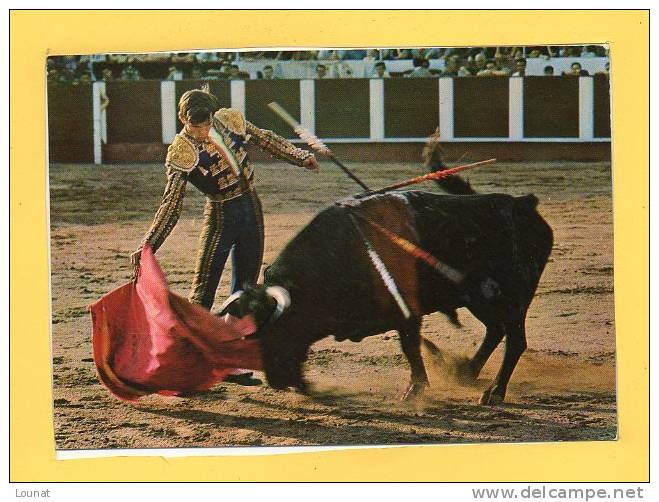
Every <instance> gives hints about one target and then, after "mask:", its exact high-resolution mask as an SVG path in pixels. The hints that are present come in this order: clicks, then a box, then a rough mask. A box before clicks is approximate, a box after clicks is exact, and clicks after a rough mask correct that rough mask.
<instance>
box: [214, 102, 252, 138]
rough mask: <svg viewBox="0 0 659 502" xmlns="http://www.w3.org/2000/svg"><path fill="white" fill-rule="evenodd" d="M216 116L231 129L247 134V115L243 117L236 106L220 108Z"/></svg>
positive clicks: (237, 132)
mask: <svg viewBox="0 0 659 502" xmlns="http://www.w3.org/2000/svg"><path fill="white" fill-rule="evenodd" d="M215 118H216V119H217V120H219V121H220V123H221V124H222V125H223V126H224V127H226V128H227V129H229V131H231V132H234V133H236V134H240V135H241V136H245V134H246V131H247V124H246V123H245V117H243V114H242V113H240V111H239V110H236V109H235V108H220V109H219V110H218V111H217V112H215Z"/></svg>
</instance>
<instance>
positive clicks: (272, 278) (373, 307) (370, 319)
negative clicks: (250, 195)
mask: <svg viewBox="0 0 659 502" xmlns="http://www.w3.org/2000/svg"><path fill="white" fill-rule="evenodd" d="M537 202H538V201H537V199H536V198H535V197H534V196H533V195H528V196H524V197H512V196H509V195H502V194H487V195H468V196H461V195H440V194H434V193H428V192H420V191H409V192H402V193H400V194H396V195H393V194H388V195H383V196H376V197H371V198H367V199H363V200H360V201H355V200H351V201H348V202H347V203H345V204H339V205H335V206H332V207H329V208H327V209H325V210H323V211H322V212H320V213H319V214H318V215H317V216H316V217H315V218H314V219H313V220H312V221H311V223H309V224H308V225H307V226H306V227H305V228H304V229H303V230H302V231H301V232H300V233H299V234H297V235H296V236H295V237H294V238H293V239H292V240H291V241H290V242H289V243H288V245H287V246H286V247H285V248H284V250H283V251H282V252H281V254H280V255H279V257H278V258H277V259H276V261H275V262H274V263H273V264H272V265H271V266H270V267H268V268H267V269H266V271H265V279H264V282H265V284H264V286H272V285H277V286H283V287H284V288H286V289H287V290H288V291H289V293H290V297H291V305H290V308H289V309H288V310H287V311H286V312H285V313H284V314H283V316H281V318H280V319H278V320H277V321H276V322H274V323H271V324H269V325H267V327H265V328H264V329H263V330H262V332H261V334H260V336H261V345H262V350H263V359H264V365H265V373H266V376H267V379H268V383H269V384H270V385H271V386H272V387H274V388H285V387H288V386H293V387H296V388H298V389H299V390H300V391H305V389H306V384H305V380H304V376H303V373H302V365H303V363H304V361H305V360H306V358H307V355H308V350H309V347H310V346H311V345H312V344H313V343H314V342H316V341H318V340H320V339H322V338H324V337H326V336H332V335H333V336H334V337H335V338H336V339H337V340H346V339H350V340H353V341H359V340H361V339H362V338H364V337H366V336H371V335H376V334H379V333H383V332H385V331H389V330H397V331H398V332H399V334H400V341H401V346H402V349H403V352H404V353H405V356H406V357H407V359H408V361H409V364H410V368H411V384H410V387H409V390H408V391H407V393H406V396H414V395H417V394H419V393H420V392H422V391H423V389H424V387H425V386H426V385H428V378H427V375H426V370H425V368H424V364H423V360H422V357H421V350H420V344H421V336H420V326H421V319H422V317H423V315H426V314H430V313H433V312H443V313H445V314H447V315H448V316H449V317H450V318H452V319H456V318H455V310H456V309H457V308H459V307H466V308H468V309H469V310H470V311H471V312H472V314H473V315H474V316H476V318H478V319H479V320H480V321H481V322H482V323H483V324H484V325H485V327H486V333H485V339H484V341H483V343H482V345H481V346H480V348H479V349H478V350H477V352H476V353H475V355H474V356H473V357H471V358H470V359H469V360H468V361H467V362H466V363H465V364H464V366H463V367H462V368H460V369H461V372H462V374H463V376H468V377H470V378H473V379H475V378H476V377H477V376H478V374H479V373H480V371H481V369H482V368H483V365H484V364H485V363H486V361H487V360H488V358H489V357H490V355H491V354H492V352H493V351H494V349H495V348H496V347H497V346H498V344H499V342H500V341H501V340H502V339H503V338H505V340H506V341H505V355H504V358H503V362H502V365H501V369H500V370H499V373H498V374H497V376H496V378H495V380H494V381H493V382H492V384H491V385H490V386H489V388H488V389H487V390H486V391H485V393H484V394H483V396H482V398H481V403H484V404H494V403H498V402H502V401H503V399H504V397H505V394H506V387H507V385H508V382H509V380H510V377H511V374H512V373H513V370H514V369H515V365H516V364H517V361H518V360H519V358H520V356H521V355H522V353H523V352H524V350H525V349H526V333H525V320H526V313H527V310H528V308H529V305H530V303H531V301H532V299H533V296H534V294H535V291H536V288H537V286H538V281H539V279H540V276H541V274H542V271H543V269H544V267H545V264H546V263H547V259H548V257H549V254H550V251H551V248H552V241H553V238H552V231H551V228H550V227H549V225H548V224H547V223H546V222H545V221H544V220H543V219H542V217H541V216H540V215H539V214H538V212H537V210H536V206H537ZM350 214H352V215H353V217H352V218H351V217H350ZM371 222H375V223H377V224H379V225H381V226H382V227H384V228H387V229H388V230H390V231H391V232H394V233H395V234H397V235H399V236H401V237H403V238H405V239H407V240H408V241H411V242H414V243H415V244H416V245H418V246H419V247H420V248H423V249H424V250H426V251H427V252H429V253H430V254H432V255H433V256H434V257H435V258H437V259H438V260H439V261H440V262H441V263H442V264H444V265H445V266H447V268H446V270H449V271H452V272H451V273H441V272H438V271H437V270H435V269H433V268H431V267H430V266H429V265H428V264H426V263H425V262H423V261H420V260H418V259H416V258H414V257H413V256H412V255H411V254H409V253H408V252H405V251H403V250H402V249H401V248H400V247H399V246H398V245H396V244H394V243H393V242H392V241H391V240H390V239H388V238H387V237H386V236H385V235H384V234H383V233H382V231H381V230H379V229H377V228H376V227H375V226H373V225H372V224H371ZM356 225H359V226H360V229H361V232H360V230H358V229H357V228H356ZM362 235H363V236H365V237H366V238H367V239H368V240H369V241H371V243H372V245H373V247H374V248H375V249H376V251H377V253H378V255H379V256H380V257H381V259H382V262H384V264H385V265H386V268H387V270H388V271H389V272H390V273H391V276H393V278H394V281H395V283H396V285H397V286H398V289H399V291H400V294H401V296H402V297H403V299H404V300H405V303H406V304H407V306H408V307H409V310H410V312H411V315H410V316H409V317H408V318H405V316H404V315H403V313H402V310H401V309H400V308H399V306H398V305H397V304H396V302H395V300H394V298H393V296H392V295H391V293H390V292H389V291H388V290H387V288H386V287H385V284H384V281H383V279H382V277H381V275H380V274H379V273H378V271H377V270H376V268H375V266H374V264H373V262H372V261H371V260H370V259H369V257H368V255H367V252H366V248H365V245H364V241H363V238H362ZM455 272H457V274H456V273H455ZM262 292H263V287H261V286H256V287H254V288H249V289H248V290H247V291H246V294H244V295H243V298H242V299H241V301H240V305H242V308H243V309H246V310H250V311H252V312H257V311H258V310H259V309H263V308H265V307H264V305H263V303H264V302H267V299H266V297H265V296H264V295H262Z"/></svg>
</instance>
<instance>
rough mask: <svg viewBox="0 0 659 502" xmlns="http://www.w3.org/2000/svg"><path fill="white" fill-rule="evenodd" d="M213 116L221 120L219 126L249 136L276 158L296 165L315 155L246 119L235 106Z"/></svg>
mask: <svg viewBox="0 0 659 502" xmlns="http://www.w3.org/2000/svg"><path fill="white" fill-rule="evenodd" d="M213 118H214V120H216V121H218V122H219V126H223V127H226V128H227V129H229V130H230V131H233V132H235V133H237V134H240V135H241V136H245V137H247V141H249V142H250V143H253V144H256V145H258V146H259V147H261V148H262V149H263V150H265V151H266V152H268V153H269V154H270V155H272V156H273V157H275V158H276V159H279V160H284V161H286V162H290V163H291V164H295V165H296V166H304V165H305V161H307V160H308V159H310V158H312V157H314V155H313V153H311V152H308V151H306V150H303V149H302V148H298V147H296V146H295V145H294V144H293V143H291V142H290V141H288V140H287V139H284V138H282V137H281V136H279V135H278V134H276V133H274V132H272V131H268V130H266V129H260V128H259V127H256V126H255V125H254V124H252V123H251V122H248V121H247V120H245V117H244V116H243V114H242V113H240V111H238V110H236V109H234V108H221V109H220V110H218V111H217V112H216V113H215V116H214V117H213Z"/></svg>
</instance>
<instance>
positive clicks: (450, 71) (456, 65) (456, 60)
mask: <svg viewBox="0 0 659 502" xmlns="http://www.w3.org/2000/svg"><path fill="white" fill-rule="evenodd" d="M444 65H445V68H444V71H443V72H442V77H457V76H459V70H460V57H459V56H457V55H453V56H448V57H447V58H445V60H444Z"/></svg>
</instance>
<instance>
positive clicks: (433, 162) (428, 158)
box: [423, 128, 476, 195]
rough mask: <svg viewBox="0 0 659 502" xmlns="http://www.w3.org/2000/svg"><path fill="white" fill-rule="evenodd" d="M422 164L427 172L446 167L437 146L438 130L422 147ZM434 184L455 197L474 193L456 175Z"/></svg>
mask: <svg viewBox="0 0 659 502" xmlns="http://www.w3.org/2000/svg"><path fill="white" fill-rule="evenodd" d="M423 162H424V165H425V166H426V168H427V169H428V172H431V173H434V172H436V171H444V170H445V169H448V166H447V165H446V164H444V161H443V159H442V149H441V147H440V144H439V128H437V130H435V132H434V133H433V134H431V135H430V137H429V138H428V140H427V141H426V144H425V146H424V147H423ZM435 183H437V184H438V185H439V187H440V188H441V189H442V190H444V191H445V192H448V193H451V194H455V195H473V194H475V193H476V191H475V190H474V189H473V188H471V185H470V184H469V182H468V181H465V179H464V178H462V177H460V176H459V175H457V174H454V175H453V176H448V177H447V178H444V179H441V180H435Z"/></svg>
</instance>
